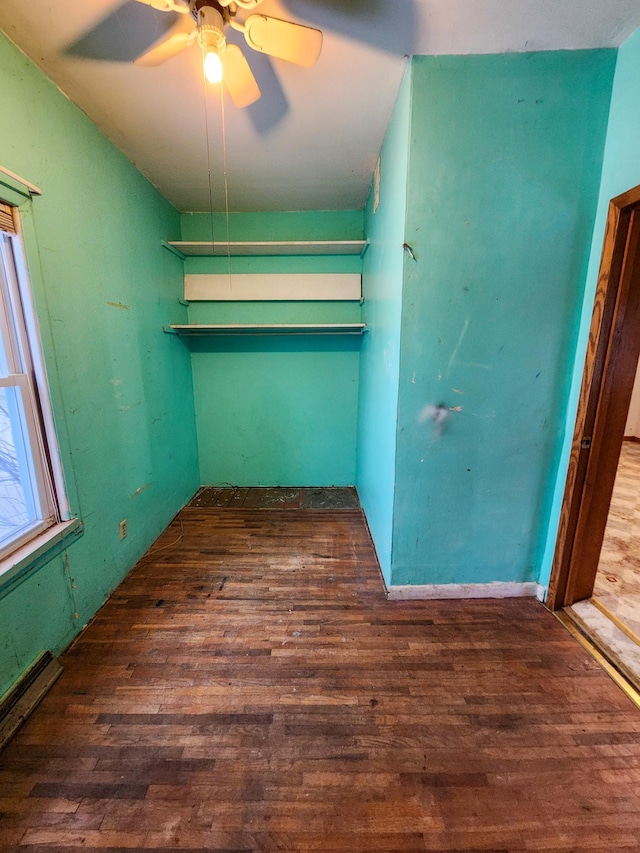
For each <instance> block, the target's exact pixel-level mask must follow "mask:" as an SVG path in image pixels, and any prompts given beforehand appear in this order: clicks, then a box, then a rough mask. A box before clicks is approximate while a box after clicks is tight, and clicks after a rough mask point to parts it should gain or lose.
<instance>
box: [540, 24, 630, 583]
mask: <svg viewBox="0 0 640 853" xmlns="http://www.w3.org/2000/svg"><path fill="white" fill-rule="evenodd" d="M639 99H640V30H637V31H636V32H635V33H634V35H633V36H631V38H629V39H628V40H627V41H626V42H625V43H624V44H623V45H622V46H621V47H620V49H619V50H618V56H617V62H616V71H615V77H614V82H613V92H612V95H611V110H610V113H609V125H608V130H607V142H606V146H605V151H604V162H603V165H602V180H601V183H600V195H599V200H598V213H597V217H596V223H595V228H594V230H593V242H592V245H591V257H590V262H589V273H588V276H587V285H586V289H585V294H584V301H583V305H582V314H581V319H580V331H579V336H578V341H577V345H576V347H575V359H574V364H573V374H572V377H571V389H570V393H569V395H568V405H567V408H566V415H565V432H564V442H563V446H562V454H561V458H560V461H559V464H558V465H557V481H556V484H555V491H554V497H553V505H552V508H551V512H550V521H549V525H548V536H547V540H546V550H545V555H544V560H543V563H542V568H541V573H540V583H542V584H543V585H544V586H546V585H547V584H548V582H549V576H550V573H551V565H552V562H553V552H554V549H555V542H556V535H557V529H558V521H559V518H560V510H561V507H562V498H563V495H564V485H565V480H566V475H567V467H568V464H569V455H570V453H571V442H572V438H573V428H574V425H575V419H576V414H577V409H578V397H579V394H580V385H581V382H582V371H583V366H584V357H585V353H586V350H587V341H588V339H589V328H590V326H591V314H592V311H593V301H594V299H595V292H596V284H597V281H598V269H599V267H600V257H601V255H602V241H603V240H604V230H605V224H606V221H607V210H608V208H609V201H610V200H611V199H612V198H614V197H615V196H617V195H620V194H621V193H623V192H626V191H627V190H630V189H632V188H633V187H636V186H638V185H639V184H640V157H639V156H638V140H639V139H640V110H638V103H639Z"/></svg>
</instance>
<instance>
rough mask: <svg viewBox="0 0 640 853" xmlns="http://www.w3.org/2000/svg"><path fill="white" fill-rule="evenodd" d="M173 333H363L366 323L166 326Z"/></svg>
mask: <svg viewBox="0 0 640 853" xmlns="http://www.w3.org/2000/svg"><path fill="white" fill-rule="evenodd" d="M163 329H164V331H165V332H167V333H168V334H173V335H188V336H194V335H362V334H364V332H366V330H367V327H366V325H365V323H225V324H205V323H198V324H194V323H190V324H186V325H180V324H172V325H170V326H164V327H163Z"/></svg>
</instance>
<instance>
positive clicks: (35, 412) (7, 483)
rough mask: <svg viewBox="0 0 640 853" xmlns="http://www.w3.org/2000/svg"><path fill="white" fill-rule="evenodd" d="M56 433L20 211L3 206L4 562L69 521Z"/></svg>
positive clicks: (0, 452) (0, 478) (0, 474)
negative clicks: (20, 230) (65, 519)
mask: <svg viewBox="0 0 640 853" xmlns="http://www.w3.org/2000/svg"><path fill="white" fill-rule="evenodd" d="M52 426H53V422H52V418H51V411H50V405H49V400H48V394H47V388H46V382H45V375H44V364H43V361H42V355H41V352H40V345H39V339H38V333H37V328H36V325H35V315H34V312H33V306H32V301H31V294H30V291H29V286H28V280H27V276H26V268H25V265H24V261H23V255H22V245H21V241H20V237H19V235H18V219H17V215H16V210H15V208H12V207H11V206H9V205H7V204H4V203H3V202H0V560H3V559H4V558H6V557H7V556H8V555H10V554H12V553H13V552H15V551H16V550H17V549H18V548H20V547H21V546H23V545H25V544H26V543H28V542H30V541H31V540H32V539H35V538H36V537H37V536H39V535H40V534H42V533H43V532H44V531H46V530H47V529H48V528H50V527H53V526H54V525H56V524H57V523H58V522H60V521H61V518H62V508H66V502H65V500H64V492H63V490H62V479H61V476H60V465H59V460H58V455H57V445H56V439H55V435H54V433H53V429H52ZM61 498H62V500H61ZM0 571H2V568H1V567H0Z"/></svg>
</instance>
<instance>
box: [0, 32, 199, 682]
mask: <svg viewBox="0 0 640 853" xmlns="http://www.w3.org/2000/svg"><path fill="white" fill-rule="evenodd" d="M0 115H1V116H2V120H3V123H4V127H5V128H7V129H8V128H10V132H7V133H4V134H2V135H0V163H1V164H2V165H3V166H5V167H6V168H9V169H11V170H13V171H14V172H17V173H18V174H20V175H23V176H24V177H25V178H27V179H28V180H31V181H32V182H34V183H36V184H38V185H39V186H40V187H41V188H42V190H43V195H42V196H41V197H38V198H35V199H34V200H33V202H31V203H29V204H27V205H25V207H24V211H23V224H24V227H25V242H26V248H27V256H28V263H29V270H30V275H31V279H32V284H33V288H34V292H35V294H34V295H35V301H36V308H37V312H38V317H39V321H40V326H41V333H42V338H43V346H44V351H45V360H46V364H47V370H48V374H49V381H50V385H51V392H52V398H53V405H54V415H55V420H56V425H57V432H58V437H59V441H60V445H61V453H62V461H63V465H64V470H65V474H66V480H67V487H68V493H69V498H70V502H71V506H72V509H73V511H74V513H78V514H79V515H80V516H81V518H82V520H83V521H84V524H85V533H84V535H83V537H82V538H81V539H80V540H78V541H77V542H75V543H74V544H73V545H72V546H71V547H69V549H68V551H67V552H66V554H63V555H61V556H59V557H56V558H54V559H53V560H51V561H50V562H49V563H48V564H47V565H46V566H45V567H43V568H42V569H40V570H39V571H38V572H37V573H36V574H34V575H32V576H31V577H30V578H29V579H28V580H26V581H25V582H24V583H22V585H21V586H19V587H18V588H17V589H16V590H15V591H13V592H11V593H10V594H8V595H6V596H5V597H4V598H1V599H0V694H2V693H3V692H4V691H5V690H6V689H7V688H8V687H9V686H10V685H11V684H12V683H13V682H14V680H15V679H16V678H17V677H18V676H19V674H20V673H21V672H22V671H23V670H24V669H25V668H26V667H28V666H29V665H30V664H31V662H32V661H33V659H34V658H35V657H36V656H37V654H38V653H39V652H40V651H41V650H42V649H46V648H49V649H52V650H54V651H55V652H59V651H60V650H61V649H62V648H64V647H65V646H66V645H67V644H68V643H69V641H70V640H71V639H72V638H73V636H74V635H75V634H76V633H77V631H78V630H79V629H81V628H82V626H83V625H85V624H86V622H87V621H88V620H89V619H90V618H91V616H92V615H93V614H94V613H95V612H96V610H97V609H98V608H99V607H100V605H101V604H102V602H103V601H104V599H105V597H106V596H107V595H108V594H109V593H110V592H111V591H112V590H113V588H114V587H115V586H116V585H117V584H118V582H119V581H120V580H121V579H122V577H123V576H124V575H125V574H126V573H127V571H128V570H129V569H130V568H131V567H132V566H133V565H134V564H135V562H136V560H137V559H138V558H139V557H140V556H141V555H142V553H143V552H144V551H145V550H146V549H147V548H148V547H149V545H150V544H151V543H152V542H153V540H154V539H155V538H156V537H157V536H158V534H159V533H160V532H161V531H162V530H163V529H164V528H165V527H166V525H167V523H168V522H169V521H170V519H171V518H172V517H173V515H174V514H175V513H176V512H177V511H178V510H179V509H180V508H181V507H182V506H183V505H184V503H185V502H186V501H187V500H188V499H189V497H190V496H191V495H192V494H193V492H194V491H195V489H196V488H197V486H198V479H199V478H198V469H197V446H196V434H195V427H194V405H193V390H192V383H191V371H190V354H189V352H188V350H187V349H186V348H185V347H184V345H183V344H182V342H181V341H179V340H178V339H177V338H174V337H172V336H169V335H164V334H163V333H162V331H161V330H162V326H163V325H164V324H167V323H170V322H185V321H186V313H187V312H186V309H185V308H183V307H182V306H180V305H179V304H178V301H177V300H178V298H179V297H180V296H181V287H182V263H181V262H180V260H179V259H178V258H177V257H175V255H172V254H171V253H170V252H168V251H167V250H166V249H163V248H162V247H161V245H160V241H161V239H162V238H169V239H177V238H179V236H180V219H179V215H178V214H177V212H176V211H175V210H174V208H173V207H171V205H169V204H168V203H167V202H166V201H165V200H164V199H163V198H162V197H161V196H160V195H159V194H158V192H157V191H156V190H155V189H154V188H153V187H152V186H151V184H149V182H148V181H147V180H146V179H145V178H143V177H142V175H140V173H139V172H138V171H137V170H136V169H135V168H134V167H133V166H132V165H131V163H129V162H128V161H127V160H126V159H125V157H124V156H123V155H122V154H121V153H120V152H119V151H118V150H117V149H116V148H115V147H114V146H113V145H112V144H111V143H110V142H109V141H108V140H107V139H106V138H105V137H104V136H103V135H102V134H101V133H100V132H99V131H98V130H97V128H96V127H95V126H94V125H93V124H92V123H91V122H90V121H89V120H88V119H87V118H86V116H84V115H83V114H82V113H81V112H80V110H78V109H77V108H76V107H75V106H74V105H73V104H72V103H71V102H70V101H68V100H67V99H66V98H65V97H64V96H63V95H62V94H61V93H60V92H59V91H58V90H57V89H56V87H55V86H54V85H53V84H52V83H51V82H50V81H49V80H47V79H46V78H45V77H44V76H43V75H42V74H41V72H40V71H39V70H37V69H36V68H35V67H34V66H33V65H32V64H31V63H30V62H29V61H28V60H27V59H26V58H25V57H24V56H23V55H22V54H21V53H19V52H18V51H17V50H16V49H15V47H14V46H13V45H12V44H11V43H10V42H8V41H7V40H6V39H5V38H4V37H2V36H0ZM1 189H2V188H1V187H0V190H1ZM123 518H127V519H128V527H129V534H128V537H127V538H126V539H124V540H123V541H120V539H119V535H118V523H119V521H120V520H121V519H123ZM71 578H72V579H73V584H72V582H71ZM76 612H77V617H76V616H74V613H76Z"/></svg>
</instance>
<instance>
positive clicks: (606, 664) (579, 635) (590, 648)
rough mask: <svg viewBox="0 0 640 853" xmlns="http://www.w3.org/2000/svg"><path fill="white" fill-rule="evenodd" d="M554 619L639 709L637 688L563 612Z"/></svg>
mask: <svg viewBox="0 0 640 853" xmlns="http://www.w3.org/2000/svg"><path fill="white" fill-rule="evenodd" d="M554 616H555V617H556V619H557V620H558V621H559V622H560V623H561V624H562V625H564V627H565V628H566V629H567V631H568V632H569V633H570V634H571V636H572V637H573V638H574V639H575V640H577V641H578V642H579V643H580V645H581V646H582V647H583V648H584V649H586V651H587V652H589V654H590V655H591V657H592V658H593V659H594V660H595V661H596V663H598V664H599V665H600V667H601V668H602V669H603V670H604V671H605V672H606V673H607V675H608V676H609V678H611V679H612V680H613V681H615V683H616V684H617V685H618V687H619V688H620V689H621V690H622V691H623V693H625V694H626V695H627V696H628V697H629V699H631V701H632V702H633V704H634V705H635V706H636V707H637V708H640V692H639V691H638V690H637V688H636V687H635V686H634V685H633V684H632V683H631V682H630V681H629V679H628V678H627V677H626V676H625V675H624V674H623V673H622V672H620V670H619V669H618V668H617V667H616V666H615V665H614V664H613V663H612V661H611V660H609V658H608V657H607V656H606V655H605V654H603V652H602V651H601V650H600V649H599V648H598V646H597V645H596V644H595V643H594V642H593V641H592V640H591V639H590V637H588V636H587V635H586V634H584V633H583V632H582V630H581V629H580V628H579V627H578V625H576V623H575V622H574V621H573V619H572V618H571V617H570V616H569V615H568V614H567V613H565V612H563V611H558V612H557V613H554Z"/></svg>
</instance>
